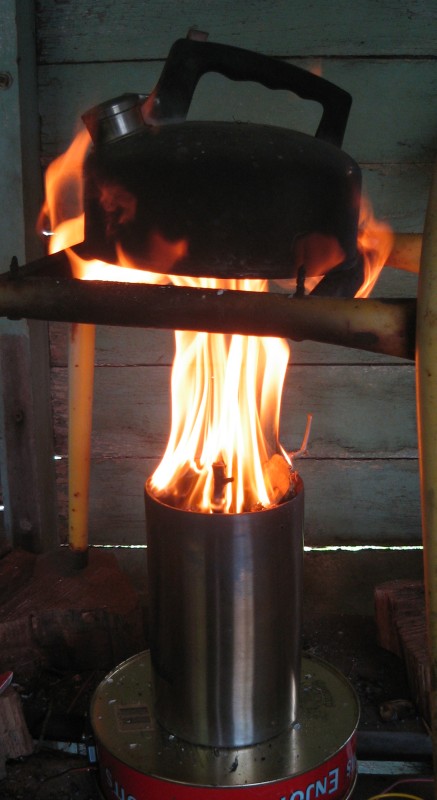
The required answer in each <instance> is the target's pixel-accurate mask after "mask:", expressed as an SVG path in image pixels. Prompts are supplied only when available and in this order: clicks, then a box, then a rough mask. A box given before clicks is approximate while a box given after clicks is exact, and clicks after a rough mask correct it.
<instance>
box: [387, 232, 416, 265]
mask: <svg viewBox="0 0 437 800" xmlns="http://www.w3.org/2000/svg"><path fill="white" fill-rule="evenodd" d="M421 250H422V234H421V233H395V234H394V241H393V247H392V250H391V253H390V255H389V257H388V259H387V263H386V266H387V267H394V268H395V269H402V270H405V271H406V272H414V273H416V274H417V273H418V272H419V266H420V253H421Z"/></svg>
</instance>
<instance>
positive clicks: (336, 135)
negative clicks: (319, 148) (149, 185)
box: [143, 39, 352, 147]
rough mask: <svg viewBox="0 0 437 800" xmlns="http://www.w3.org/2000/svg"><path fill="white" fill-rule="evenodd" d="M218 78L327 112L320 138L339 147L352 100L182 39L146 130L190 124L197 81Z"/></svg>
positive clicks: (290, 69) (236, 51) (153, 99)
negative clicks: (286, 93) (282, 92)
mask: <svg viewBox="0 0 437 800" xmlns="http://www.w3.org/2000/svg"><path fill="white" fill-rule="evenodd" d="M206 72H219V73H221V74H222V75H224V76H225V77H226V78H230V80H234V81H235V80H236V81H255V82H256V83H261V84H262V85H264V86H266V87H267V88H268V89H289V90H290V91H292V92H294V93H295V94H297V95H298V96H299V97H302V98H304V99H305V100H315V101H317V102H319V103H321V105H322V106H323V114H322V118H321V120H320V123H319V126H318V128H317V131H316V137H318V138H319V139H323V140H324V141H327V142H330V143H331V144H334V145H337V146H338V147H341V144H342V142H343V137H344V133H345V130H346V125H347V121H348V117H349V111H350V107H351V103H352V97H351V95H350V94H349V93H348V92H346V91H345V90H344V89H340V88H339V87H338V86H335V84H333V83H330V81H327V80H325V78H321V77H319V76H318V75H313V73H312V72H308V71H307V70H304V69H301V68H300V67H297V66H295V65H294V64H288V63H287V62H285V61H281V60H279V59H275V58H272V57H270V56H265V55H261V54H260V53H255V52H252V51H251V50H244V49H242V48H240V47H233V46H231V45H224V44H217V43H215V42H203V41H196V40H193V39H178V40H177V41H176V42H175V43H174V44H173V46H172V48H171V50H170V52H169V55H168V57H167V61H166V62H165V65H164V69H163V71H162V73H161V77H160V78H159V81H158V83H157V85H156V86H155V89H154V90H153V92H152V94H151V95H150V96H149V98H148V100H147V101H146V103H145V105H144V108H143V113H144V117H145V121H146V123H148V124H160V123H166V122H177V121H180V120H182V119H185V118H186V115H187V113H188V109H189V107H190V103H191V100H192V97H193V94H194V90H195V88H196V86H197V83H198V81H199V79H200V78H201V77H202V75H204V74H205V73H206Z"/></svg>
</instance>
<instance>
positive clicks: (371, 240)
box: [40, 133, 391, 513]
mask: <svg viewBox="0 0 437 800" xmlns="http://www.w3.org/2000/svg"><path fill="white" fill-rule="evenodd" d="M89 143H90V140H89V137H88V134H86V133H82V134H80V135H79V136H78V137H76V139H75V141H74V142H73V144H72V145H71V147H70V148H69V150H68V151H67V152H66V153H65V154H64V155H63V156H61V157H60V158H59V159H57V160H56V161H55V162H53V163H52V164H51V165H50V167H49V169H48V170H47V178H46V198H47V199H46V202H45V204H44V207H43V209H42V212H41V217H40V227H41V228H42V229H43V230H44V228H46V227H47V223H46V220H48V221H49V223H50V230H49V231H47V230H45V231H44V232H45V233H47V234H48V235H50V242H49V249H50V252H52V253H53V252H56V251H58V250H60V249H65V248H70V247H71V246H73V245H74V244H77V243H79V242H81V241H83V239H84V214H83V207H82V164H83V160H84V158H85V155H86V151H87V149H88V147H89ZM120 191H122V189H121V190H120ZM111 196H112V195H111ZM108 198H109V199H108ZM108 198H106V199H105V197H103V198H101V199H102V202H103V203H104V202H111V199H110V197H109V196H108ZM125 206H126V213H127V214H129V213H132V208H131V203H130V198H129V197H127V198H126V204H125ZM365 215H366V220H365V224H364V222H363V226H362V230H361V233H360V237H359V246H360V249H361V250H362V252H363V254H364V256H365V263H366V282H365V284H364V286H363V287H362V288H361V289H360V291H359V293H358V296H360V297H363V296H366V295H367V294H368V293H369V292H370V290H371V288H372V286H373V284H374V282H375V280H376V278H377V276H378V274H379V271H380V270H381V268H382V266H383V265H384V262H385V260H386V257H387V255H388V253H389V251H390V248H391V239H390V235H389V233H388V229H386V226H382V225H381V224H380V223H377V222H375V221H374V220H372V221H371V224H369V219H370V212H369V211H368V209H367V208H366V211H365ZM382 233H384V236H382V235H381V234H382ZM325 238H326V237H325ZM381 242H383V249H382V251H381ZM328 244H329V248H328V249H327V248H326V247H325V242H324V238H323V237H321V236H320V237H319V239H317V248H318V250H320V251H321V262H326V261H327V260H328V261H329V260H330V259H334V263H338V259H339V258H340V256H341V254H340V255H339V254H338V253H337V252H336V249H335V247H334V248H333V246H332V242H329V243H328ZM334 244H335V243H334ZM155 246H156V247H155ZM317 248H316V250H317ZM154 249H156V252H157V253H158V252H159V258H160V261H159V263H160V264H163V265H164V266H165V267H167V266H168V269H169V271H170V270H171V268H172V266H173V265H174V264H175V263H176V261H177V260H178V259H179V258H181V257H183V255H184V254H185V253H186V250H187V243H186V242H185V241H180V242H175V243H168V242H166V241H164V240H163V239H162V237H161V236H160V235H159V233H157V234H156V237H155V242H154ZM337 249H338V248H337ZM318 250H317V252H318ZM328 251H329V252H328ZM68 254H69V258H70V263H71V267H72V272H73V275H74V277H76V278H81V279H85V280H103V281H121V282H138V283H161V284H165V283H169V282H172V283H174V284H176V285H180V286H198V287H204V288H209V289H216V290H217V291H218V292H223V291H224V290H229V289H236V290H243V291H267V285H266V282H265V281H262V280H242V279H241V280H219V279H213V278H189V277H182V276H173V275H170V274H168V273H166V274H159V273H156V272H154V271H147V270H143V269H141V270H139V269H135V268H132V267H131V266H130V265H129V263H128V261H127V259H126V257H125V256H124V254H123V252H122V251H121V250H120V248H119V249H118V252H117V257H118V262H119V263H118V264H117V265H110V264H107V263H104V262H101V261H96V260H94V261H84V260H82V259H81V258H79V257H78V256H77V254H75V253H74V252H73V251H71V250H68ZM313 274H314V272H313ZM315 280H316V281H317V280H318V278H316V279H315ZM307 290H308V285H307ZM175 335H176V353H175V359H174V364H173V371H172V386H171V394H172V403H171V405H172V421H171V432H170V438H169V442H168V445H167V449H166V451H165V454H164V457H163V459H162V461H161V463H160V465H159V466H158V468H157V469H156V471H155V473H154V474H153V476H152V478H151V483H150V485H151V487H152V489H153V490H154V492H155V494H156V495H157V496H158V497H159V498H160V499H162V500H163V501H164V502H166V503H168V504H170V505H175V506H176V507H178V508H183V509H189V510H194V511H200V512H206V513H211V512H216V513H217V512H220V513H240V512H245V511H252V510H259V509H265V508H269V507H271V506H273V505H275V504H277V503H279V502H281V501H282V500H283V499H284V498H287V497H290V496H291V495H292V493H293V487H294V482H295V477H296V475H295V473H293V470H292V464H291V460H290V457H289V455H287V453H286V452H285V451H284V449H283V448H282V446H281V445H280V443H279V441H278V431H279V417H280V405H281V395H282V388H283V383H284V378H285V373H286V369H287V364H288V358H289V347H288V344H287V343H286V341H285V340H282V339H275V338H271V337H264V338H261V337H254V336H240V335H232V336H231V335H228V334H226V335H225V334H207V333H195V332H180V331H177V332H176V334H175Z"/></svg>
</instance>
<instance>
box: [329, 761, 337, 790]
mask: <svg viewBox="0 0 437 800" xmlns="http://www.w3.org/2000/svg"><path fill="white" fill-rule="evenodd" d="M338 773H339V769H338V767H336V768H335V769H331V770H330V771H329V772H328V780H329V784H328V794H332V793H333V792H336V791H337V789H338Z"/></svg>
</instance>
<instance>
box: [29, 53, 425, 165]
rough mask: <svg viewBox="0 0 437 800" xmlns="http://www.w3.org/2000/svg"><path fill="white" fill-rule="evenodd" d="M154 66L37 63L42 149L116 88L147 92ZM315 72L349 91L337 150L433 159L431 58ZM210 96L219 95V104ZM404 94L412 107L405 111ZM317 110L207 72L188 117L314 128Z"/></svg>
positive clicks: (388, 159)
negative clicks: (348, 110) (345, 123)
mask: <svg viewBox="0 0 437 800" xmlns="http://www.w3.org/2000/svg"><path fill="white" fill-rule="evenodd" d="M292 63H295V62H292ZM298 65H299V66H303V67H304V68H306V69H308V68H310V69H311V68H313V69H314V68H315V64H314V62H303V63H302V62H299V64H298ZM162 66H163V65H162V63H160V62H155V61H153V62H146V63H141V62H138V63H137V62H135V63H121V64H95V63H93V64H75V65H72V64H66V65H58V64H56V65H54V66H42V67H40V68H39V91H40V97H41V100H40V110H41V114H42V129H41V132H42V144H43V149H44V152H45V153H47V154H48V155H54V154H55V153H58V152H60V151H61V150H63V149H64V148H65V147H66V146H67V145H68V144H69V142H70V141H71V139H72V138H73V136H74V133H75V131H76V129H77V128H78V126H79V123H80V116H81V114H83V113H84V112H85V111H87V110H88V109H89V108H90V107H91V106H93V105H95V104H96V103H100V102H103V101H104V100H108V99H110V98H111V97H116V96H117V95H119V94H123V92H129V91H131V92H150V91H151V90H152V89H153V87H154V86H155V83H156V82H157V80H158V77H159V75H160V73H161V70H162ZM319 68H320V65H318V69H319ZM321 71H322V73H323V76H324V77H326V78H327V79H328V80H330V81H332V82H333V83H336V84H338V85H339V86H341V87H342V88H343V89H346V90H347V91H348V92H350V93H351V94H352V97H353V105H352V109H351V113H350V117H349V123H348V126H347V130H346V136H345V140H344V149H345V150H346V151H347V152H348V153H349V154H350V155H351V156H352V157H353V158H355V160H356V161H358V162H360V163H362V164H380V163H391V164H393V163H396V164H398V163H400V164H405V163H407V164H417V163H419V164H424V163H428V164H429V163H432V162H433V157H434V154H435V151H436V147H437V137H436V132H435V122H434V114H433V107H432V103H433V100H434V98H435V94H436V88H437V72H436V69H435V61H434V60H431V59H415V60H414V61H398V60H394V61H393V60H373V59H361V60H359V59H358V60H353V61H351V60H349V59H346V60H345V59H336V58H330V59H329V60H327V61H326V63H325V62H324V63H323V65H322V70H321ZM66 97H68V104H66V103H65V98H66ZM217 98H220V102H219V103H218V102H217ZM412 98H414V106H413V108H414V114H413V113H409V110H410V109H411V107H412ZM320 114H321V109H320V106H319V105H318V104H317V103H314V102H310V101H305V100H301V99H300V98H297V97H295V96H294V95H292V94H291V93H290V92H286V91H275V92H273V91H268V90H267V89H265V88H264V87H262V86H259V85H258V84H254V83H247V84H246V83H243V84H240V83H235V82H231V81H228V80H226V78H224V77H223V76H221V75H217V74H215V73H214V74H208V75H205V76H204V77H203V78H202V80H201V81H200V83H199V85H198V87H197V90H196V92H195V94H194V98H193V102H192V105H191V108H190V112H189V118H190V119H211V120H220V119H222V120H229V121H234V120H238V121H241V122H256V123H260V124H270V125H279V126H281V127H285V128H291V129H293V128H294V129H297V130H302V131H303V132H305V133H308V134H314V133H315V130H316V127H317V124H318V120H319V118H320ZM80 124H81V123H80ZM418 132H420V135H418Z"/></svg>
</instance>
